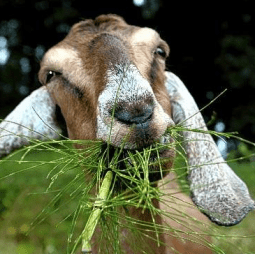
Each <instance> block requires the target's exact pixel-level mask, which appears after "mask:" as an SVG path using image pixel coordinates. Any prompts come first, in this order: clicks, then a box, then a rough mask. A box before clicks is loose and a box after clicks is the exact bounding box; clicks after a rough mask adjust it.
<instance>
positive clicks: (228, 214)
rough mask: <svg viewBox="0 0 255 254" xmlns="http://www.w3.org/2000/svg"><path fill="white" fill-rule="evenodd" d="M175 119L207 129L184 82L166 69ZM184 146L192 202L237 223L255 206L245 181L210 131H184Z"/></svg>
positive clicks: (218, 220) (212, 216) (224, 220)
mask: <svg viewBox="0 0 255 254" xmlns="http://www.w3.org/2000/svg"><path fill="white" fill-rule="evenodd" d="M166 77H167V81H166V88H167V91H168V93H169V95H170V99H171V105H172V114H173V120H174V122H175V123H176V124H182V125H183V126H186V127H188V128H191V129H200V130H203V131H207V127H206V124H205V122H204V119H203V117H202V115H201V113H200V112H199V109H198V107H197V105H196V102H195V101H194V99H193V97H192V96H191V94H190V93H189V91H188V89H187V88H186V87H185V85H184V84H183V82H182V81H181V80H180V79H179V78H178V77H177V76H176V75H174V74H173V73H170V72H166ZM183 146H184V147H185V150H186V153H187V157H188V163H189V182H190V188H191V192H192V200H193V202H194V203H195V204H196V205H197V206H198V207H199V208H200V209H201V211H202V212H204V213H205V214H206V215H207V216H208V217H209V218H210V219H211V220H212V221H214V222H216V223H218V224H220V225H228V226H230V225H235V224H237V223H238V222H240V221H241V220H242V219H243V218H244V217H245V216H246V215H247V213H248V212H249V211H250V210H252V209H254V201H253V200H252V199H251V197H250V195H249V191H248V189H247V187H246V185H245V183H244V182H243V181H242V180H241V179H240V178H239V177H238V176H237V175H236V174H235V173H234V171H232V169H231V168H230V167H229V166H228V165H227V163H226V161H225V160H224V159H223V158H222V156H221V154H220V152H219V151H218V148H217V145H216V144H215V142H214V140H213V138H212V137H211V135H209V134H205V133H199V132H193V131H184V132H183Z"/></svg>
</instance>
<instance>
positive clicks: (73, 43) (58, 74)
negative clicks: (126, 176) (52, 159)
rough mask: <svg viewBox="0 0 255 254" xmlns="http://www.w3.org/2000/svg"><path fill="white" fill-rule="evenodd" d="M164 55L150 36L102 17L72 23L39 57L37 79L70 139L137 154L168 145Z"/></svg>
mask: <svg viewBox="0 0 255 254" xmlns="http://www.w3.org/2000/svg"><path fill="white" fill-rule="evenodd" d="M168 54H169V47H168V45H167V43H166V42H164V41H163V40H162V39H161V38H160V36H159V35H158V33H157V32H156V31H154V30H152V29H149V28H140V27H136V26H130V25H128V24H126V23H125V21H124V20H123V19H122V18H120V17H117V16H115V15H102V16H99V17H98V18H97V19H96V20H95V21H92V20H87V21H82V22H80V23H78V24H75V25H74V26H73V27H72V29H71V31H70V33H69V34H68V36H67V37H66V38H65V39H64V40H63V41H62V42H60V43H59V44H57V45H56V46H54V47H53V48H51V49H50V50H49V51H48V52H47V53H46V54H45V56H44V58H43V61H42V63H41V69H40V73H39V79H40V81H41V83H42V84H44V85H47V87H48V89H49V92H50V94H51V95H52V97H53V99H54V100H55V102H56V104H57V105H58V106H59V107H60V108H61V111H62V114H63V116H64V118H65V121H66V124H67V130H68V135H69V137H70V138H71V139H96V138H97V139H101V140H103V141H109V140H110V142H111V143H112V144H113V145H114V146H117V147H119V146H121V145H124V148H125V149H141V148H143V147H146V146H149V145H151V144H153V143H154V142H158V141H160V142H163V143H164V142H170V138H169V137H163V134H164V133H165V131H166V129H167V127H169V126H170V125H171V124H172V123H173V121H172V120H171V117H170V115H171V112H170V110H171V106H170V99H169V96H168V93H167V91H166V87H165V85H164V84H165V74H164V70H165V59H166V57H167V56H168ZM171 156H173V153H172V151H164V157H171Z"/></svg>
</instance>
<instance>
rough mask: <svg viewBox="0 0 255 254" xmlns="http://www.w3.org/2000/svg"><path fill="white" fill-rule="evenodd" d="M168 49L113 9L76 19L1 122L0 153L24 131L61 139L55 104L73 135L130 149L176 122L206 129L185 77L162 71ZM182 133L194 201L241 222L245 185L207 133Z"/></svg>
mask: <svg viewBox="0 0 255 254" xmlns="http://www.w3.org/2000/svg"><path fill="white" fill-rule="evenodd" d="M168 54H169V48H168V46H167V44H166V42H164V41H163V40H162V39H160V37H159V35H158V33H157V32H155V31H154V30H152V29H149V28H140V27H135V26H130V25H128V24H126V23H125V21H124V20H123V19H122V18H120V17H118V16H115V15H102V16H99V17H98V18H96V19H95V20H94V21H93V20H86V21H82V22H80V23H78V24H76V25H74V26H73V28H72V29H71V31H70V33H69V34H68V35H67V37H66V38H65V39H64V40H63V41H62V42H60V43H58V44H57V45H56V46H54V47H53V48H51V49H50V50H49V51H48V52H47V53H46V54H45V56H44V58H43V60H42V63H41V69H40V72H39V79H40V81H41V83H42V84H43V85H44V86H43V87H42V88H40V89H38V90H37V91H35V92H34V93H32V94H31V95H30V96H29V97H28V98H26V99H25V100H24V101H23V102H22V103H21V104H20V105H19V106H18V107H17V108H16V109H15V110H14V111H13V112H12V113H11V114H10V115H9V116H8V117H7V118H6V121H3V122H2V123H1V124H0V156H1V155H4V154H8V153H10V152H11V151H12V150H13V149H15V148H18V147H21V146H23V145H26V144H28V141H27V139H24V136H27V137H29V138H39V139H45V138H47V137H48V138H58V136H57V135H56V132H54V131H52V129H58V125H57V124H56V122H55V106H56V104H57V105H58V106H59V107H60V109H61V111H62V114H63V116H64V119H65V121H66V125H67V130H68V135H69V137H70V138H71V139H101V140H103V141H105V142H108V141H109V142H110V143H111V144H112V145H113V146H115V147H120V146H122V144H123V146H124V147H123V148H125V149H141V148H143V147H146V146H149V145H151V144H153V143H155V142H161V143H169V142H171V141H172V139H171V137H169V136H168V135H165V132H166V129H167V127H169V126H171V125H172V124H174V123H180V122H182V123H185V124H186V126H189V127H191V128H201V129H202V130H206V125H205V123H204V120H203V118H202V115H201V113H200V112H199V110H198V108H197V105H196V103H195V101H194V100H193V98H192V96H191V95H190V93H189V92H188V90H187V89H186V87H185V86H184V84H183V83H182V82H181V81H180V80H179V79H178V78H177V77H176V76H175V75H174V74H172V73H169V72H165V71H164V70H165V59H166V57H167V56H168ZM35 112H36V113H35ZM38 115H40V118H39V117H38ZM41 118H42V119H43V120H44V121H42V120H41ZM13 122H16V123H18V125H17V124H13ZM45 123H47V125H48V126H51V128H48V127H47V125H45ZM24 126H25V127H28V128H29V129H27V128H24ZM31 130H33V131H31ZM10 133H11V135H10ZM15 133H16V134H20V136H15V135H13V134H15ZM39 133H41V134H39ZM183 138H184V147H185V149H186V153H187V155H188V161H189V165H190V170H189V180H190V185H191V191H192V194H193V201H194V202H195V204H196V205H197V206H198V207H200V208H201V209H202V211H203V212H204V213H206V214H207V215H208V216H209V217H210V218H211V219H212V220H213V221H215V222H217V223H219V224H223V225H233V224H236V223H238V222H239V221H241V219H242V218H244V216H245V215H246V214H247V213H248V212H249V211H250V210H251V209H253V208H254V201H253V200H252V199H251V198H250V196H249V192H248V190H247V187H246V186H245V184H244V183H243V182H242V180H240V179H239V178H238V177H237V176H236V175H235V173H234V172H233V171H232V170H231V169H230V168H229V166H228V165H227V164H226V163H225V161H224V160H223V158H222V157H221V155H220V153H219V152H218V150H217V146H216V144H215V143H214V141H213V139H212V137H211V136H210V135H209V134H205V133H203V132H202V133H199V132H189V131H184V132H183ZM160 155H161V156H162V157H164V158H165V157H168V158H170V160H169V163H167V166H171V165H170V164H171V161H172V160H171V158H172V157H173V156H174V152H173V151H172V150H167V149H165V150H162V151H161V154H160Z"/></svg>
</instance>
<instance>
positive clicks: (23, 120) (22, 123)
mask: <svg viewBox="0 0 255 254" xmlns="http://www.w3.org/2000/svg"><path fill="white" fill-rule="evenodd" d="M55 107H56V106H55V104H54V102H53V101H52V99H51V97H50V94H49V93H48V91H47V89H46V87H41V88H39V89H37V90H35V91H34V92H33V93H32V94H31V95H29V96H28V97H26V98H25V99H24V100H23V101H22V102H21V103H20V104H19V105H18V106H17V107H16V108H15V109H14V110H13V111H12V112H11V113H10V114H9V115H8V116H7V117H6V118H5V119H4V120H3V121H2V122H1V123H0V157H2V156H4V155H7V154H9V153H10V152H11V151H13V150H14V149H17V148H20V147H22V146H24V145H28V144H29V141H30V139H39V140H49V139H59V138H60V135H59V133H60V128H59V127H58V125H57V123H56V121H55Z"/></svg>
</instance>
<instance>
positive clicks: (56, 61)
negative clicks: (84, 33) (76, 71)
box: [42, 47, 79, 71]
mask: <svg viewBox="0 0 255 254" xmlns="http://www.w3.org/2000/svg"><path fill="white" fill-rule="evenodd" d="M78 59H79V56H78V52H77V51H76V50H75V49H74V48H72V49H71V48H67V47H53V48H51V49H50V50H49V51H48V52H47V53H46V54H45V56H44V59H43V62H42V64H43V65H44V66H47V67H48V68H49V69H51V70H54V71H61V70H62V69H63V67H64V65H68V64H69V63H70V64H73V63H75V62H76V63H77V60H78Z"/></svg>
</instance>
